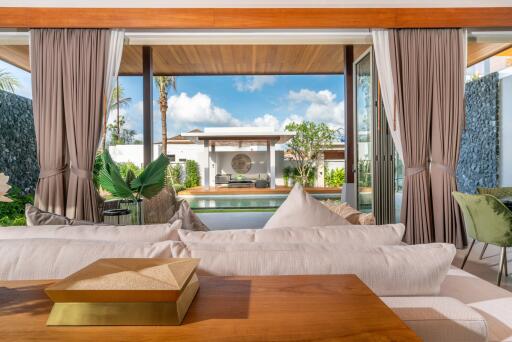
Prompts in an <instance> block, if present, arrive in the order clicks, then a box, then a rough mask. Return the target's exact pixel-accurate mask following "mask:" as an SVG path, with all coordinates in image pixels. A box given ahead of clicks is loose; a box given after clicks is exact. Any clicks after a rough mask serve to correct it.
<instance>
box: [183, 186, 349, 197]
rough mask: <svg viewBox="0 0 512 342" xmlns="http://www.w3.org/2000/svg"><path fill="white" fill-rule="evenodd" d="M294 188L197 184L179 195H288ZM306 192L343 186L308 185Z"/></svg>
mask: <svg viewBox="0 0 512 342" xmlns="http://www.w3.org/2000/svg"><path fill="white" fill-rule="evenodd" d="M291 190H292V188H291V187H286V186H277V187H276V188H275V189H270V188H264V189H258V188H254V187H252V188H228V187H210V188H208V187H203V186H197V187H194V188H190V189H186V190H183V191H180V192H179V193H178V195H188V196H190V195H192V196H194V195H198V196H199V195H214V196H215V195H286V194H288V193H289V192H290V191H291ZM305 190H306V192H308V193H310V194H339V193H341V188H319V187H308V188H305Z"/></svg>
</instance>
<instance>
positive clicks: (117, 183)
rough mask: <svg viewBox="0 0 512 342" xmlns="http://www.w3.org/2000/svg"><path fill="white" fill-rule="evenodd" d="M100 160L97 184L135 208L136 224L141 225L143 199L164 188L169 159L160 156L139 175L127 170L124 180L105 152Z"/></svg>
mask: <svg viewBox="0 0 512 342" xmlns="http://www.w3.org/2000/svg"><path fill="white" fill-rule="evenodd" d="M101 160H102V163H101V164H102V165H101V168H100V170H99V172H98V181H97V183H98V184H99V186H101V187H102V188H103V189H104V190H106V191H108V192H109V193H110V194H111V195H112V196H113V197H115V198H119V199H121V200H123V201H125V204H128V206H133V207H135V210H136V218H137V223H138V224H143V217H142V215H143V211H142V210H143V199H144V198H147V199H149V198H152V197H153V196H156V195H157V194H158V193H159V192H160V191H161V190H162V189H163V187H164V186H165V180H166V170H167V166H168V165H169V159H168V158H167V157H166V156H164V155H163V154H161V155H160V156H159V157H158V158H157V159H155V160H154V161H152V162H151V163H149V164H148V165H147V166H146V167H145V168H144V170H143V171H142V172H141V173H140V175H138V176H136V175H135V173H134V172H133V171H132V170H131V169H128V171H127V172H126V177H125V178H123V177H122V176H121V172H120V171H119V167H118V165H117V164H116V163H115V162H114V161H113V160H112V157H111V156H110V153H109V152H108V151H107V150H105V151H103V153H102V154H101Z"/></svg>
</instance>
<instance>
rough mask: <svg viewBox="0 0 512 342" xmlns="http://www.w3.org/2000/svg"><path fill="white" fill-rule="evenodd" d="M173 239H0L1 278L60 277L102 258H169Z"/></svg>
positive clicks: (34, 278) (33, 278)
mask: <svg viewBox="0 0 512 342" xmlns="http://www.w3.org/2000/svg"><path fill="white" fill-rule="evenodd" d="M172 243H173V242H172V241H163V242H155V243H135V242H110V241H81V240H62V239H23V240H0V280H36V279H61V278H65V277H67V276H68V275H70V274H72V273H74V272H76V271H78V270H80V269H82V268H83V267H85V266H87V265H89V264H90V263H92V262H94V261H96V260H98V259H102V258H169V257H170V256H171V245H172Z"/></svg>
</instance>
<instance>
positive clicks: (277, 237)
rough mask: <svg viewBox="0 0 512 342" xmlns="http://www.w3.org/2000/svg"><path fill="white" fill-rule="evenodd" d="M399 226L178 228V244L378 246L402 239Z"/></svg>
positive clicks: (402, 229)
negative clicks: (274, 243) (262, 243)
mask: <svg viewBox="0 0 512 342" xmlns="http://www.w3.org/2000/svg"><path fill="white" fill-rule="evenodd" d="M404 232H405V227H404V225H403V224H389V225H382V226H373V225H370V226H326V227H301V228H291V227H285V228H279V229H233V230H212V231H208V232H194V231H189V230H183V229H180V230H179V231H178V233H179V237H180V240H181V241H184V242H208V243H245V242H292V243H293V242H310V243H336V244H339V245H346V246H350V245H354V246H363V247H371V246H380V245H398V244H400V243H401V241H402V238H403V236H404Z"/></svg>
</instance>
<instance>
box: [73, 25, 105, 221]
mask: <svg viewBox="0 0 512 342" xmlns="http://www.w3.org/2000/svg"><path fill="white" fill-rule="evenodd" d="M66 33H67V36H66V45H65V52H66V60H65V63H64V107H65V118H66V134H67V144H68V150H69V159H70V175H69V186H68V198H67V204H66V216H67V217H69V218H74V219H79V220H87V221H99V213H98V204H97V192H96V188H95V186H94V183H93V181H92V170H93V167H94V160H95V157H96V151H97V147H98V145H99V142H100V138H101V130H102V122H103V115H104V114H105V111H106V108H105V104H106V101H105V90H106V82H105V80H106V71H107V58H108V46H109V43H110V31H109V30H101V29H86V30H82V29H79V30H67V31H66Z"/></svg>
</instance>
